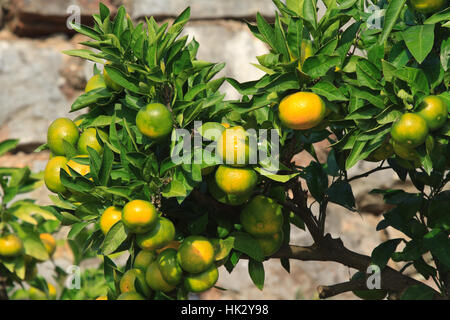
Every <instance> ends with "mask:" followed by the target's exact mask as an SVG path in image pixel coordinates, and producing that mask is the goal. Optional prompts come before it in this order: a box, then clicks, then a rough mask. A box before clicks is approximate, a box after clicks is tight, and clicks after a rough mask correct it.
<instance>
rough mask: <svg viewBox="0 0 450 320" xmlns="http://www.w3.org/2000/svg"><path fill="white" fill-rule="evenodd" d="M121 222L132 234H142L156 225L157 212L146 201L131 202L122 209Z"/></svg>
mask: <svg viewBox="0 0 450 320" xmlns="http://www.w3.org/2000/svg"><path fill="white" fill-rule="evenodd" d="M122 221H123V223H124V224H125V225H126V226H127V227H128V228H129V229H130V230H131V231H132V232H134V233H144V232H147V231H149V230H151V229H152V228H153V227H154V226H155V225H156V222H157V221H158V212H157V211H156V208H155V206H154V205H153V204H151V203H150V202H148V201H145V200H133V201H130V202H128V203H127V204H126V205H125V206H124V207H123V214H122Z"/></svg>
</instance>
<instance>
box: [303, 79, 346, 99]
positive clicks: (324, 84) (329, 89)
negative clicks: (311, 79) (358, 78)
mask: <svg viewBox="0 0 450 320" xmlns="http://www.w3.org/2000/svg"><path fill="white" fill-rule="evenodd" d="M311 90H312V91H313V92H315V93H317V94H318V95H321V96H323V97H325V98H327V100H329V101H348V98H347V97H346V96H344V95H343V94H342V93H341V92H340V91H339V89H338V88H336V87H335V86H334V85H333V84H332V83H331V82H329V81H321V82H318V83H317V84H315V85H314V86H313V87H312V88H311Z"/></svg>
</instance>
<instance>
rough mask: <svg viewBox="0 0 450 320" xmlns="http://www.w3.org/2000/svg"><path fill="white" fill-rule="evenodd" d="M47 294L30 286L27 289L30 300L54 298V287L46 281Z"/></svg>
mask: <svg viewBox="0 0 450 320" xmlns="http://www.w3.org/2000/svg"><path fill="white" fill-rule="evenodd" d="M47 288H48V295H47V294H46V293H45V292H44V291H42V290H40V289H38V288H35V287H30V289H28V295H29V297H30V299H31V300H55V299H56V288H55V287H54V286H53V285H52V284H51V283H47Z"/></svg>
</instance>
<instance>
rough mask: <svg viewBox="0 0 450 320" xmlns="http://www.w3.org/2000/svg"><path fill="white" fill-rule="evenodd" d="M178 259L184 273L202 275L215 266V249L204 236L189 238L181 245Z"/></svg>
mask: <svg viewBox="0 0 450 320" xmlns="http://www.w3.org/2000/svg"><path fill="white" fill-rule="evenodd" d="M177 258H178V262H179V264H180V266H181V268H182V269H183V270H184V271H186V272H189V273H200V272H203V271H205V270H206V269H208V268H209V267H210V266H211V265H212V264H213V262H214V247H213V245H212V244H211V242H210V241H209V240H208V239H207V238H205V237H203V236H189V237H187V238H186V239H184V240H183V242H182V243H181V246H180V248H179V249H178V255H177Z"/></svg>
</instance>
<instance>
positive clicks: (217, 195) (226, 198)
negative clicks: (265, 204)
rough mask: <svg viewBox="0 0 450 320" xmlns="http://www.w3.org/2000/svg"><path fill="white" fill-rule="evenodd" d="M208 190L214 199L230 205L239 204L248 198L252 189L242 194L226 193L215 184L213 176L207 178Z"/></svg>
mask: <svg viewBox="0 0 450 320" xmlns="http://www.w3.org/2000/svg"><path fill="white" fill-rule="evenodd" d="M208 191H209V193H210V194H211V195H212V196H213V197H214V199H216V200H217V201H219V202H221V203H224V204H228V205H230V206H239V205H241V204H243V203H244V202H246V201H247V200H248V199H250V197H251V195H252V190H250V191H249V192H248V193H246V194H242V195H235V194H227V193H225V192H224V191H223V190H222V189H220V188H219V187H218V186H217V183H216V179H215V177H214V176H211V178H209V179H208Z"/></svg>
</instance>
